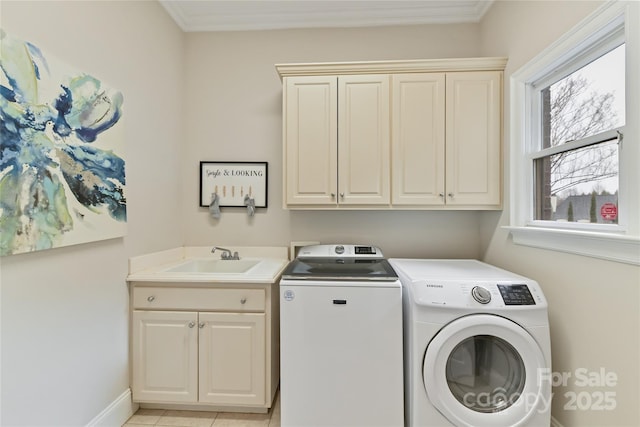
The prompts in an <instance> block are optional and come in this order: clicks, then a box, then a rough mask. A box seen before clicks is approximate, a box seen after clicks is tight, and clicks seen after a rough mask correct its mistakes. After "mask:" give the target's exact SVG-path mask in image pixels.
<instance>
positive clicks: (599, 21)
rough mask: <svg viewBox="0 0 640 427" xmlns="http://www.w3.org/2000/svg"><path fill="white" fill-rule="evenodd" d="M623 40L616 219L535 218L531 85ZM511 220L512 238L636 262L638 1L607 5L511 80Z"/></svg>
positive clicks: (639, 250) (639, 219) (639, 206)
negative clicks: (623, 116) (606, 222)
mask: <svg viewBox="0 0 640 427" xmlns="http://www.w3.org/2000/svg"><path fill="white" fill-rule="evenodd" d="M621 29H623V30H622V31H624V43H625V45H626V68H625V75H626V76H625V92H626V94H625V95H626V96H625V101H626V105H625V109H626V125H625V127H624V140H623V142H622V145H621V146H620V159H619V160H620V162H619V190H618V195H619V206H618V210H619V212H618V217H619V221H618V222H619V223H618V225H595V224H574V223H566V222H563V223H555V222H552V221H535V220H534V191H535V190H534V173H533V161H532V160H531V154H532V153H533V152H536V151H539V148H538V144H537V136H538V134H539V129H538V128H537V126H538V122H537V121H536V120H534V117H535V116H536V115H534V114H533V113H532V111H533V108H537V101H536V100H535V99H532V97H531V94H532V93H533V92H534V91H535V89H534V88H533V84H534V83H535V82H538V83H540V82H541V81H545V79H546V81H551V80H553V79H554V78H555V79H557V78H559V77H558V76H561V75H562V73H565V74H566V71H567V69H568V68H570V67H573V68H574V69H575V67H576V64H581V65H584V64H586V63H588V62H589V60H591V59H593V58H590V57H589V53H593V50H594V48H595V47H597V46H607V45H612V44H615V43H619V40H620V37H619V36H620V31H621ZM510 93H511V99H510V124H511V131H510V148H511V156H510V184H511V185H510V209H511V210H510V213H511V216H510V225H509V226H508V227H505V228H507V229H508V230H509V231H510V232H511V235H512V237H513V241H514V243H516V244H522V245H527V246H533V247H539V248H545V249H552V250H558V251H562V252H568V253H574V254H580V255H585V256H591V257H596V258H601V259H606V260H611V261H618V262H624V263H629V264H635V265H640V172H639V169H640V102H639V100H638V96H637V94H638V93H640V2H635V1H611V2H607V3H605V4H604V5H603V6H601V7H600V8H599V9H598V10H596V11H595V12H594V13H593V14H591V15H590V16H588V17H587V18H586V19H585V20H583V21H582V22H581V23H580V24H578V25H577V26H576V27H575V28H573V29H572V30H571V31H569V32H568V33H567V34H565V35H564V36H563V37H561V38H560V39H559V40H557V41H556V42H555V43H553V44H552V45H551V46H549V47H548V48H547V49H545V50H544V51H543V52H541V53H540V54H539V55H538V56H536V57H535V58H533V59H532V60H531V61H529V63H527V64H526V65H525V66H523V67H522V68H521V69H519V70H518V71H516V72H515V73H513V74H512V76H511V78H510Z"/></svg>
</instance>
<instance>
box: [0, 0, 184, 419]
mask: <svg viewBox="0 0 640 427" xmlns="http://www.w3.org/2000/svg"><path fill="white" fill-rule="evenodd" d="M0 8H1V13H2V14H1V22H0V24H1V26H2V28H3V29H4V30H5V31H6V32H7V33H9V34H11V35H12V36H16V37H20V38H22V39H24V40H28V41H31V42H32V43H34V44H36V45H37V46H39V47H40V48H41V49H42V51H43V52H44V54H45V55H51V56H55V57H57V58H58V59H59V60H62V61H64V62H66V63H67V64H69V65H70V66H73V67H74V68H77V69H79V70H82V71H85V72H87V73H89V74H93V75H95V76H96V77H98V78H100V79H101V80H103V81H104V82H105V83H107V84H108V85H110V86H111V87H113V88H116V89H119V90H121V91H122V93H123V94H124V106H123V108H124V115H123V120H124V124H125V135H126V142H125V146H126V161H127V163H126V172H127V177H126V178H127V188H126V191H127V194H126V195H127V213H128V234H127V236H126V237H125V238H124V239H122V238H121V239H112V240H107V241H104V242H95V243H90V244H84V245H76V246H70V247H66V248H60V249H53V250H48V251H41V252H35V253H31V254H22V255H14V256H9V257H3V258H1V259H0V278H1V280H0V319H1V332H0V336H1V340H2V341H1V344H0V347H1V349H2V350H1V351H2V359H1V362H2V365H1V366H0V370H1V372H2V377H1V380H2V383H1V389H2V390H1V393H2V394H1V397H0V409H1V417H0V424H2V425H7V426H9V425H12V426H13V425H30V426H34V425H65V426H72V425H86V424H87V423H88V422H89V421H91V420H92V419H93V418H94V417H96V416H97V415H98V414H100V413H101V411H103V410H104V409H105V408H107V407H108V406H109V405H110V404H111V403H112V402H114V400H115V399H116V398H117V397H119V396H120V395H122V394H123V393H125V392H126V391H127V389H128V387H129V377H128V341H127V337H128V324H127V322H128V312H127V310H128V303H129V298H128V293H127V292H128V291H127V286H126V283H125V277H126V275H127V260H128V257H129V256H132V255H139V254H142V253H145V252H150V251H157V250H161V249H166V248H169V247H175V246H179V245H181V244H182V221H181V219H180V216H179V212H178V206H179V204H178V203H176V199H177V197H178V194H179V193H180V191H179V188H178V182H179V180H180V176H181V174H180V167H181V163H180V156H181V154H180V153H181V151H180V150H181V147H180V144H179V143H178V141H180V136H181V132H182V117H181V114H182V113H181V111H182V109H181V102H182V84H183V80H184V76H183V68H182V67H183V64H182V59H181V58H182V42H183V34H182V32H181V31H180V30H179V28H178V27H177V26H176V25H175V24H174V23H173V21H172V20H171V19H170V18H169V17H168V16H167V14H166V12H165V11H164V9H162V7H161V6H160V5H159V4H158V3H157V2H149V1H140V2H112V1H104V2H77V1H69V2H65V1H46V2H24V1H16V2H13V1H2V4H1V5H0Z"/></svg>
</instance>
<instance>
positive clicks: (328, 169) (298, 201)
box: [283, 76, 338, 205]
mask: <svg viewBox="0 0 640 427" xmlns="http://www.w3.org/2000/svg"><path fill="white" fill-rule="evenodd" d="M284 91H285V92H284V129H283V133H284V138H285V147H284V165H285V178H284V183H285V190H284V193H285V205H289V204H293V205H310V204H315V205H326V204H335V203H336V192H337V173H338V172H337V132H338V130H337V119H338V111H337V106H338V92H337V77H336V76H328V77H327V76H317V77H316V76H305V77H287V78H286V79H285V84H284Z"/></svg>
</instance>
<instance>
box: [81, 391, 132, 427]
mask: <svg viewBox="0 0 640 427" xmlns="http://www.w3.org/2000/svg"><path fill="white" fill-rule="evenodd" d="M137 410H138V404H137V403H133V401H132V400H131V389H127V390H126V391H125V392H124V393H122V394H121V395H120V396H118V397H117V398H116V400H114V401H113V402H111V404H110V405H109V406H107V407H106V408H105V409H104V410H103V411H102V412H100V413H99V414H98V415H97V416H96V417H95V418H94V419H92V420H91V421H89V424H87V427H121V426H122V425H123V424H124V423H126V422H127V420H128V419H129V418H131V416H132V415H133V414H134V413H135V412H136V411H137Z"/></svg>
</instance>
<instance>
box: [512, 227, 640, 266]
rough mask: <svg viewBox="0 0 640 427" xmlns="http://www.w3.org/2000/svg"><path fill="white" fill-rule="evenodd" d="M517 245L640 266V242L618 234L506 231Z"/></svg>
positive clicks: (537, 228) (526, 230) (536, 230)
mask: <svg viewBox="0 0 640 427" xmlns="http://www.w3.org/2000/svg"><path fill="white" fill-rule="evenodd" d="M502 228H504V229H506V230H509V232H510V233H511V236H512V237H513V242H514V243H515V244H517V245H524V246H532V247H535V248H542V249H551V250H554V251H560V252H567V253H572V254H578V255H584V256H589V257H593V258H600V259H605V260H608V261H615V262H622V263H626V264H633V265H640V238H639V237H629V236H623V235H618V234H611V233H602V232H593V231H581V230H566V229H563V230H560V229H554V228H543V227H502Z"/></svg>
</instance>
